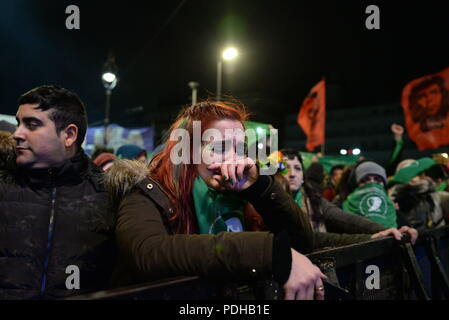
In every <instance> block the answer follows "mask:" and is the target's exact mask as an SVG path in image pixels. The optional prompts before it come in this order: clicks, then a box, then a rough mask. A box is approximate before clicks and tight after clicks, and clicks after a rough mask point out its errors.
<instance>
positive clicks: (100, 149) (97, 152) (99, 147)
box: [90, 145, 114, 161]
mask: <svg viewBox="0 0 449 320" xmlns="http://www.w3.org/2000/svg"><path fill="white" fill-rule="evenodd" d="M102 153H112V154H113V153H114V149H113V148H108V147H105V146H102V145H96V146H95V149H94V151H93V152H92V156H91V157H90V159H91V160H92V161H95V159H96V158H97V157H98V156H99V155H100V154H102Z"/></svg>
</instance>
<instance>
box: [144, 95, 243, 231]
mask: <svg viewBox="0 0 449 320" xmlns="http://www.w3.org/2000/svg"><path fill="white" fill-rule="evenodd" d="M247 117H248V113H247V112H246V109H245V107H244V106H243V105H240V104H237V103H231V102H220V101H204V102H200V103H197V104H195V105H193V106H189V107H185V108H184V109H183V110H182V111H181V112H180V113H179V114H178V116H177V118H176V120H175V122H174V123H173V124H172V125H171V127H170V130H169V133H168V137H167V139H166V141H165V148H164V149H163V150H162V151H161V152H159V153H158V154H156V155H155V156H154V157H153V159H152V160H151V162H150V168H151V177H152V178H153V179H154V180H155V181H157V182H158V183H159V184H160V186H161V187H162V188H163V189H164V190H165V191H166V193H167V195H168V197H169V199H170V201H171V202H172V203H173V204H174V206H175V212H174V214H173V216H172V217H171V218H170V222H171V223H172V225H173V226H174V228H175V232H177V233H187V234H190V233H195V232H197V223H196V216H195V209H194V205H193V197H192V189H193V182H194V180H195V178H196V176H197V169H196V164H193V161H192V154H193V152H192V150H191V152H190V162H189V164H185V163H180V164H174V163H173V162H172V161H171V160H170V155H171V151H172V149H173V147H175V146H176V145H177V144H178V143H179V142H178V141H173V140H170V139H169V137H170V134H171V132H173V130H176V129H185V130H187V131H188V133H189V138H190V146H193V142H192V139H193V121H201V135H202V134H203V132H204V130H205V129H207V128H208V127H209V125H210V123H211V122H212V121H216V120H223V119H228V120H236V121H240V122H242V124H243V121H245V120H246V119H247Z"/></svg>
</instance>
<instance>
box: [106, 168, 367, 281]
mask: <svg viewBox="0 0 449 320" xmlns="http://www.w3.org/2000/svg"><path fill="white" fill-rule="evenodd" d="M105 186H106V189H107V190H108V192H109V193H110V195H111V196H112V197H113V200H114V202H115V205H116V208H117V209H116V211H117V223H116V237H117V241H118V247H119V252H120V253H119V255H120V258H119V263H118V267H117V270H116V273H115V277H114V283H115V285H117V286H123V285H128V284H133V283H139V282H145V281H153V280H157V279H162V278H168V277H173V276H181V275H184V276H191V275H197V276H203V277H207V278H218V279H221V280H223V279H233V280H238V279H240V280H241V279H248V278H254V276H257V277H258V278H262V279H264V278H265V279H269V278H271V277H272V276H273V277H274V279H275V280H277V281H278V282H279V283H281V284H282V283H284V282H285V281H286V280H287V279H288V276H289V274H290V266H291V253H290V247H293V248H294V249H296V250H297V251H299V252H300V253H303V254H306V253H309V252H311V251H312V249H313V248H314V246H318V247H326V246H338V245H344V244H349V243H354V242H358V241H363V240H367V239H369V237H370V235H345V234H331V233H326V234H324V233H313V232H312V229H311V226H310V223H309V219H308V217H307V215H306V214H305V213H304V212H303V211H302V210H301V209H300V207H299V206H298V205H297V204H296V202H295V201H294V200H293V198H292V197H291V196H290V195H288V194H287V193H286V192H285V191H284V190H283V188H282V186H281V185H280V184H278V183H277V182H275V180H274V178H273V177H271V176H260V177H259V179H258V180H257V181H256V182H255V183H254V184H253V185H252V186H250V187H249V188H248V189H246V190H244V191H242V192H239V195H240V196H241V197H242V198H244V199H246V200H248V201H249V202H250V203H251V204H252V205H253V206H254V207H255V209H256V210H257V211H258V212H259V213H260V214H261V215H262V217H263V219H264V222H265V224H266V225H267V227H268V228H269V230H270V231H271V232H237V233H231V232H222V233H219V234H217V235H211V234H175V232H174V231H173V228H172V226H171V224H170V223H169V218H170V217H171V216H172V214H173V208H172V207H173V204H172V203H170V201H169V199H168V196H167V195H166V193H165V192H164V190H163V188H162V187H161V186H160V185H158V183H157V182H155V181H154V180H152V179H151V178H150V173H149V170H148V168H147V167H146V166H145V165H144V164H141V163H139V162H137V161H130V160H117V161H116V162H115V163H114V166H113V167H112V168H111V169H110V170H109V171H108V173H107V175H106V180H105Z"/></svg>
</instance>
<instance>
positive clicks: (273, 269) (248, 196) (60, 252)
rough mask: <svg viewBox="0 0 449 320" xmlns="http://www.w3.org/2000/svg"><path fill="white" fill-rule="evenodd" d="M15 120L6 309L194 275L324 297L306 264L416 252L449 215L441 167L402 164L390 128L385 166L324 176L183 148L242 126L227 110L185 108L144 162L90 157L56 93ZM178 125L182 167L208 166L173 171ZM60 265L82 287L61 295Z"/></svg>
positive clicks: (1, 248) (177, 166) (4, 137)
mask: <svg viewBox="0 0 449 320" xmlns="http://www.w3.org/2000/svg"><path fill="white" fill-rule="evenodd" d="M16 118H17V122H18V125H17V129H16V130H15V131H14V132H13V133H7V132H1V133H0V228H1V229H2V231H1V232H0V298H2V299H53V298H64V297H67V296H71V295H77V294H81V293H87V292H94V291H97V290H102V289H107V288H114V287H120V286H126V285H131V284H137V283H142V282H146V281H153V280H160V279H164V278H169V277H173V276H182V275H184V276H189V275H198V276H202V277H205V278H208V279H219V280H220V281H223V280H229V281H237V280H248V279H274V280H275V281H276V282H278V283H279V285H280V286H281V287H282V288H283V292H284V297H285V299H319V300H321V299H324V297H325V292H324V285H323V282H325V281H326V279H327V277H326V275H325V274H323V273H322V271H321V270H320V269H319V268H318V267H317V266H315V265H314V264H313V263H312V262H311V261H310V260H309V259H308V258H307V257H306V254H308V253H310V252H312V251H314V250H319V249H322V248H326V247H338V246H342V245H347V244H352V243H357V242H362V241H367V240H369V239H373V238H380V237H389V236H390V237H394V238H395V239H397V240H400V239H401V238H402V237H403V235H404V234H408V235H409V236H410V238H411V241H412V242H413V243H414V242H415V241H416V240H417V238H418V237H419V232H422V231H424V230H426V229H430V228H436V227H439V226H443V225H445V223H446V221H447V220H448V217H449V192H448V191H447V189H448V184H447V167H446V166H445V165H444V164H441V163H438V162H436V161H435V160H433V159H431V158H421V159H401V149H402V148H403V143H402V134H403V131H404V130H403V128H402V127H401V126H399V125H393V126H392V132H393V134H394V135H395V141H396V148H395V150H394V152H393V154H392V159H391V160H390V162H389V163H388V164H387V165H386V166H387V168H386V169H385V168H384V167H382V166H381V165H380V164H378V163H376V162H375V161H371V160H367V159H364V160H362V161H359V162H358V163H357V164H354V165H352V166H343V165H336V166H334V167H333V168H332V169H331V170H330V173H329V174H324V170H323V168H322V167H321V164H320V162H319V158H316V159H315V160H314V162H313V163H312V165H310V166H309V167H308V168H305V166H304V162H303V159H302V157H301V153H300V152H299V150H294V149H288V148H285V149H282V150H280V151H276V152H275V153H273V155H274V157H269V158H270V159H275V160H274V161H271V163H270V165H271V166H275V170H274V171H275V172H274V174H271V175H264V174H261V171H260V163H259V162H258V159H253V158H250V157H248V156H246V155H245V154H243V155H242V154H239V153H238V152H237V151H236V150H237V149H238V145H240V144H245V140H244V137H242V136H240V135H235V136H232V137H231V139H230V144H229V145H230V146H231V148H221V147H217V143H218V144H220V146H221V144H222V142H223V141H210V142H207V141H206V142H203V143H199V144H198V143H195V141H193V139H194V136H195V134H194V130H195V123H196V122H200V123H201V134H203V133H204V132H205V131H206V130H210V129H213V130H215V131H217V132H219V133H223V136H226V134H225V132H227V130H230V129H232V130H235V129H238V130H243V129H244V123H245V121H246V120H247V118H248V113H247V111H246V108H245V107H244V106H242V105H239V104H236V103H230V102H218V101H204V102H199V103H196V104H194V105H192V106H188V107H185V108H183V109H182V110H181V111H180V113H179V115H178V117H177V118H176V120H175V121H174V123H173V124H172V126H171V127H170V129H169V134H168V136H167V140H166V141H164V144H163V145H162V146H161V147H160V148H159V150H160V151H159V152H157V153H155V154H154V155H152V156H150V157H149V156H148V153H147V151H146V150H144V149H142V148H140V147H138V146H135V145H124V146H122V147H120V148H119V149H117V150H116V151H115V152H114V150H110V149H106V148H98V149H97V150H96V151H95V152H94V154H93V155H92V156H91V157H88V156H87V155H86V154H85V153H84V151H83V149H82V147H81V145H82V143H83V140H84V136H85V133H86V128H87V115H86V110H85V107H84V105H83V103H82V101H81V100H80V98H79V97H78V96H77V95H76V94H74V93H72V92H70V91H68V90H66V89H63V88H60V87H56V86H41V87H37V88H34V89H32V90H30V91H28V92H26V93H24V94H23V95H21V96H20V98H19V102H18V110H17V114H16ZM181 129H182V130H184V131H185V132H187V133H188V135H187V141H184V142H186V143H187V146H188V150H189V152H188V156H187V158H188V159H190V157H193V154H194V153H195V152H197V151H199V153H200V154H204V152H205V151H208V152H209V153H210V154H211V159H212V161H205V160H204V159H203V158H201V159H200V161H199V162H198V163H195V162H194V161H193V162H191V161H190V162H189V161H187V162H186V161H181V162H176V161H173V155H174V154H177V153H178V151H179V150H178V147H179V144H178V141H175V140H173V139H169V138H168V137H169V136H171V133H175V132H178V131H179V130H181ZM211 144H213V145H214V146H215V147H211ZM223 144H224V142H223ZM184 151H185V150H184ZM234 160H239V161H234ZM392 168H393V169H392ZM317 173H318V174H317ZM69 266H72V267H73V266H75V267H76V268H78V270H79V275H80V277H81V281H80V285H79V288H75V289H73V288H68V286H67V277H68V276H69V272H68V271H67V270H68V269H67V268H68V267H69ZM70 270H71V269H70Z"/></svg>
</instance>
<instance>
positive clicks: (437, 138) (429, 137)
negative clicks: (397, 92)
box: [401, 68, 449, 151]
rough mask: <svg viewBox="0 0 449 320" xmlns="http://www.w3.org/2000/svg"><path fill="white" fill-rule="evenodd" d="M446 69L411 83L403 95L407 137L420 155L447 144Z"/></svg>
mask: <svg viewBox="0 0 449 320" xmlns="http://www.w3.org/2000/svg"><path fill="white" fill-rule="evenodd" d="M448 88H449V68H447V69H445V70H443V71H441V72H439V73H435V74H431V75H427V76H424V77H421V78H418V79H415V80H412V81H410V82H409V83H408V84H407V85H406V86H405V87H404V89H403V91H402V100H401V104H402V108H403V109H404V116H405V124H406V126H407V131H408V135H409V137H410V139H411V140H413V141H414V142H415V143H416V145H417V146H418V149H419V150H420V151H422V150H425V149H435V148H438V147H440V146H444V145H448V144H449V117H448V116H449V115H448V111H449V91H448Z"/></svg>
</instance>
